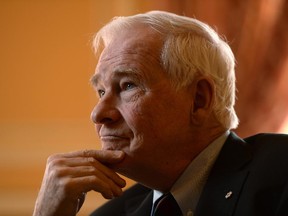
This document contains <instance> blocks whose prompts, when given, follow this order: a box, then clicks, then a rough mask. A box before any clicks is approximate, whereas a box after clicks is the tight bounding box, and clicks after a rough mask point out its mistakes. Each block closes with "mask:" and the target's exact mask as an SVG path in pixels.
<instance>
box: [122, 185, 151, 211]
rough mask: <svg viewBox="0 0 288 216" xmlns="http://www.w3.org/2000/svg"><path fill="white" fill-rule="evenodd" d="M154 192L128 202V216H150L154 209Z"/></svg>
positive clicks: (126, 206) (126, 207)
mask: <svg viewBox="0 0 288 216" xmlns="http://www.w3.org/2000/svg"><path fill="white" fill-rule="evenodd" d="M152 199H153V191H152V190H151V191H150V192H149V193H148V195H147V194H144V195H140V196H137V197H133V198H132V199H130V200H127V201H126V205H125V209H126V214H125V215H127V216H148V215H150V212H151V209H152Z"/></svg>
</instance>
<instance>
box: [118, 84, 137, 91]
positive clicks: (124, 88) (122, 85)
mask: <svg viewBox="0 0 288 216" xmlns="http://www.w3.org/2000/svg"><path fill="white" fill-rule="evenodd" d="M135 87H136V85H135V84H134V83H132V82H124V83H123V84H121V88H122V89H123V90H125V91H127V90H131V89H133V88H135Z"/></svg>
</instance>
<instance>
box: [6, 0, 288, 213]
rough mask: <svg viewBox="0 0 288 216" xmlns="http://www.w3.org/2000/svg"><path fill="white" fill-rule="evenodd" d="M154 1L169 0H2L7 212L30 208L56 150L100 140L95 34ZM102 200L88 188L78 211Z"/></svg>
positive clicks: (88, 145) (95, 143) (87, 145)
mask: <svg viewBox="0 0 288 216" xmlns="http://www.w3.org/2000/svg"><path fill="white" fill-rule="evenodd" d="M152 2H153V1H152ZM148 9H149V10H150V9H164V10H165V9H167V4H166V1H158V4H157V7H152V8H151V7H150V6H149V1H140V0H139V1H137V0H94V1H93V0H46V1H45V0H42V1H40V0H0V59H1V63H0V146H1V151H0V172H1V178H0V215H1V216H2V215H3V216H4V215H5V216H9V215H11V216H12V215H22V216H25V215H31V214H32V210H33V205H34V201H35V198H36V196H37V191H38V188H39V187H40V183H41V179H42V175H43V172H44V168H45V162H46V158H47V157H48V156H49V155H50V154H53V153H56V152H66V151H73V150H78V149H83V148H84V149H87V148H98V147H99V143H98V140H97V137H96V135H95V132H94V128H93V124H92V123H91V122H90V119H89V115H90V111H91V109H92V108H93V106H94V104H95V103H96V97H95V96H94V92H93V90H92V88H91V87H90V85H89V78H90V76H91V75H92V73H93V70H94V66H95V63H96V62H95V59H94V56H93V54H92V50H91V48H90V40H91V37H92V35H93V34H94V33H95V32H96V31H97V29H99V27H100V26H101V25H103V24H104V23H106V22H107V21H109V20H110V19H111V18H112V17H113V16H116V15H129V14H135V13H138V12H144V11H146V10H148ZM285 130H286V131H288V129H285V128H284V126H283V129H282V132H285ZM131 184H132V182H131V181H129V183H128V185H131ZM103 202H104V199H103V198H101V197H100V196H99V195H97V194H96V193H90V194H89V195H88V198H87V202H86V203H85V205H84V207H83V209H82V210H81V213H80V214H79V215H87V214H88V212H90V211H91V210H92V209H94V208H95V207H97V206H98V205H100V204H101V203H103Z"/></svg>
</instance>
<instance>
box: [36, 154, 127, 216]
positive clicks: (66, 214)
mask: <svg viewBox="0 0 288 216" xmlns="http://www.w3.org/2000/svg"><path fill="white" fill-rule="evenodd" d="M124 157H125V154H124V152H122V151H109V150H105V151H102V150H101V151H100V150H84V151H77V152H71V153H65V154H56V155H52V156H50V157H49V158H48V160H47V164H46V170H45V174H44V178H43V181H42V185H41V189H40V192H39V194H38V197H37V200H36V204H35V209H34V213H33V216H75V215H76V213H77V212H78V211H79V208H80V207H79V199H80V200H81V199H82V200H83V199H84V198H83V193H86V192H88V191H90V190H94V191H97V192H99V193H101V194H102V196H103V197H104V198H106V199H111V198H113V197H117V196H120V195H121V194H122V188H123V187H124V186H125V184H126V182H125V180H124V179H122V178H121V177H120V176H119V175H118V174H116V173H115V172H114V171H113V170H112V169H110V168H108V166H109V165H113V164H117V163H119V162H121V161H122V160H123V159H124Z"/></svg>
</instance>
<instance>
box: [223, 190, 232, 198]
mask: <svg viewBox="0 0 288 216" xmlns="http://www.w3.org/2000/svg"><path fill="white" fill-rule="evenodd" d="M232 194H233V192H232V191H229V192H228V193H227V194H226V195H225V199H229V198H230V197H231V196H232Z"/></svg>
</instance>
